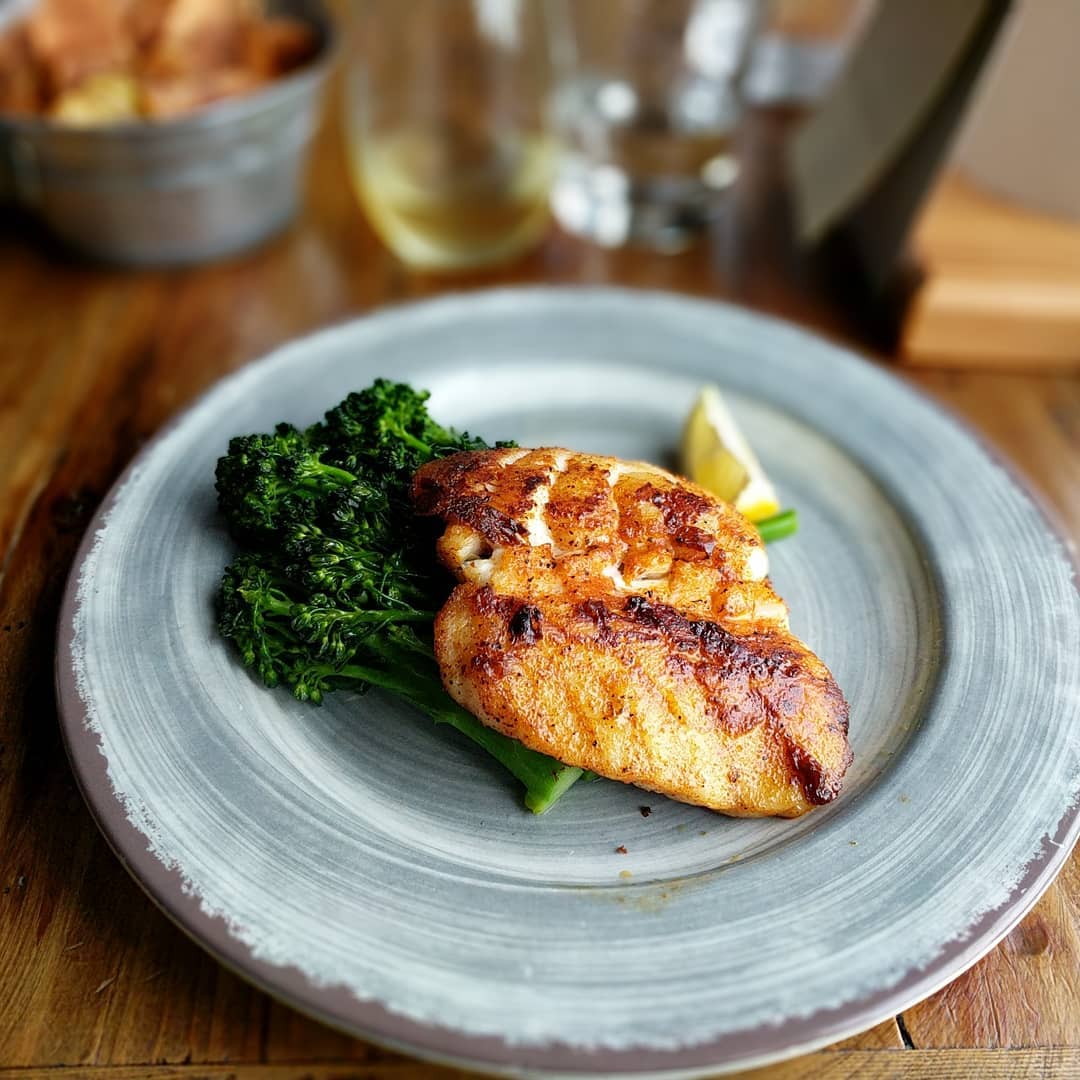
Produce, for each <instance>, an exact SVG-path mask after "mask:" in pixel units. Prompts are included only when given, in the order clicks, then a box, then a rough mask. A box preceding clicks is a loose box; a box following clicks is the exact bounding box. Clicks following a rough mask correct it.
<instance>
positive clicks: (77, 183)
mask: <svg viewBox="0 0 1080 1080" xmlns="http://www.w3.org/2000/svg"><path fill="white" fill-rule="evenodd" d="M269 7H270V8H271V10H273V11H274V12H276V13H281V14H289V15H293V16H296V17H298V18H303V19H304V20H305V21H307V22H308V23H310V24H311V25H312V26H313V27H314V28H315V30H316V31H317V33H318V35H319V38H320V47H319V52H318V54H317V55H316V57H315V58H314V59H313V60H311V61H309V62H308V63H307V64H306V65H304V66H303V67H302V68H299V69H297V70H296V71H294V72H291V73H290V74H288V75H284V76H282V77H281V78H279V79H276V80H275V81H274V82H272V83H270V84H269V85H267V86H266V87H264V88H263V89H260V90H258V91H256V92H254V93H252V94H248V95H245V96H242V97H237V98H232V99H229V100H226V101H221V102H218V103H216V104H213V105H210V106H208V107H207V108H205V109H204V110H202V111H200V112H197V113H193V114H192V115H191V116H185V117H181V118H179V119H176V120H166V121H155V120H146V121H139V122H132V123H121V124H113V125H108V126H105V125H103V126H101V127H85V128H84V127H76V126H70V125H64V124H59V123H54V122H51V121H49V120H46V119H42V118H39V117H21V116H20V117H16V116H7V117H5V116H0V195H2V196H5V197H7V198H9V199H13V200H14V201H15V202H17V203H18V204H20V205H21V206H24V207H26V208H27V209H29V210H30V211H32V212H33V213H35V214H36V215H37V216H38V217H40V218H41V220H42V221H43V222H44V223H45V225H46V226H47V227H48V228H49V229H50V230H51V231H52V232H53V233H54V234H55V235H56V236H57V237H58V238H59V239H60V240H62V241H63V242H64V243H66V244H67V245H69V246H70V247H72V248H74V249H75V250H77V251H80V252H82V253H84V254H86V255H89V256H91V257H94V258H98V259H104V260H107V261H109V262H118V263H127V264H138V265H151V264H156V265H170V264H171V265H176V264H182V263H193V262H201V261H203V260H207V259H213V258H216V257H218V256H222V255H226V254H229V253H232V252H236V251H240V250H242V249H244V248H248V247H252V246H254V245H255V244H257V243H259V242H260V241H262V240H265V239H267V238H268V237H270V236H271V235H273V234H274V233H276V232H278V231H279V230H281V229H282V228H284V227H285V226H286V225H287V224H288V223H289V222H290V221H291V220H292V219H293V217H294V216H295V215H296V211H297V208H298V206H299V201H300V188H301V182H302V179H303V177H302V172H303V165H304V163H305V161H306V158H307V154H306V151H307V148H308V144H309V143H310V141H311V137H312V135H313V134H314V132H315V130H316V127H317V124H318V119H319V112H320V98H321V91H322V89H323V86H324V84H325V82H326V77H327V73H328V70H329V67H330V63H331V60H332V56H333V52H334V48H333V46H334V40H333V39H334V33H333V27H332V24H331V22H330V20H329V17H328V16H327V13H326V11H325V9H324V8H323V6H322V4H320V3H318V2H317V0H293V2H289V3H285V2H282V3H276V4H271V5H269Z"/></svg>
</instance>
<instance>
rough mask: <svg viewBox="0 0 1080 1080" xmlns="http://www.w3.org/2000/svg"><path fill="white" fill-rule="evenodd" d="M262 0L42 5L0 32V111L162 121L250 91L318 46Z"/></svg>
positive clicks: (64, 118) (54, 1) (86, 0)
mask: <svg viewBox="0 0 1080 1080" xmlns="http://www.w3.org/2000/svg"><path fill="white" fill-rule="evenodd" d="M318 45H319V42H318V37H317V35H316V33H315V31H314V30H313V29H312V27H311V26H309V25H308V24H307V23H305V22H303V21H302V20H300V19H295V18H289V17H286V16H279V15H274V16H271V15H268V14H267V13H266V12H265V10H264V9H263V5H262V3H261V2H260V0H40V2H39V3H38V4H36V5H35V6H34V7H33V8H32V9H31V10H30V11H29V12H28V13H27V14H26V15H25V16H24V17H23V18H22V19H21V20H20V21H18V22H15V23H13V24H11V25H9V26H8V27H7V28H6V29H5V30H4V31H3V32H2V33H0V113H8V114H22V115H38V116H45V117H48V118H50V119H53V120H58V121H61V122H64V123H69V124H81V125H92V124H108V123H116V122H123V121H131V120H141V119H151V120H152V119H168V118H171V117H175V116H183V115H185V114H187V113H191V112H194V111H196V110H198V109H200V108H202V107H204V106H206V105H209V104H211V103H212V102H215V101H220V100H222V99H223V98H229V97H236V96H238V95H241V94H246V93H250V92H251V91H253V90H256V89H258V88H259V87H261V86H263V85H265V84H266V83H268V82H270V81H271V80H273V79H275V78H277V77H279V76H281V75H284V74H285V73H287V72H289V71H292V70H293V69H295V68H297V67H300V66H301V65H302V64H304V63H305V62H306V61H308V60H310V59H311V58H312V57H313V56H314V55H315V53H316V51H317V50H318Z"/></svg>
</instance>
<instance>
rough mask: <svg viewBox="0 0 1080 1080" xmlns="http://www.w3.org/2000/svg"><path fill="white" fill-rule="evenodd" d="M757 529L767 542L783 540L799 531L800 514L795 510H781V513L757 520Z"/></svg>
mask: <svg viewBox="0 0 1080 1080" xmlns="http://www.w3.org/2000/svg"><path fill="white" fill-rule="evenodd" d="M757 531H758V532H759V533H760V534H761V539H762V540H764V541H765V543H766V544H771V543H773V542H774V541H776V540H783V539H784V537H786V536H793V535H794V534H795V533H797V532H798V531H799V515H798V513H797V512H796V511H794V510H781V511H780V513H779V514H773V515H772V517H767V518H763V519H762V520H761V521H759V522H757Z"/></svg>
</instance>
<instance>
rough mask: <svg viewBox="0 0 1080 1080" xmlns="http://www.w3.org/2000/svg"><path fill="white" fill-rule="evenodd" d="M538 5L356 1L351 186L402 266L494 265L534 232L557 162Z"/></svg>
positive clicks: (544, 29) (539, 227) (349, 96)
mask: <svg viewBox="0 0 1080 1080" xmlns="http://www.w3.org/2000/svg"><path fill="white" fill-rule="evenodd" d="M546 3H547V0H353V2H352V8H351V15H352V18H351V24H350V31H349V42H348V48H347V66H348V70H347V73H346V86H347V89H346V101H345V123H346V135H347V146H348V154H349V159H350V167H351V171H352V176H353V181H354V183H355V187H356V191H357V194H358V195H359V198H360V201H361V203H362V205H363V206H364V208H365V210H366V211H367V214H368V216H369V218H370V220H371V222H372V224H373V225H374V227H375V229H376V230H377V231H378V233H379V234H380V236H381V237H382V238H383V240H384V241H385V242H386V244H387V245H388V246H389V247H390V248H391V249H392V250H393V251H395V252H396V253H397V254H398V255H399V256H400V257H401V258H402V259H404V260H405V261H406V262H408V263H410V264H411V265H413V266H416V267H420V268H426V269H453V268H465V267H475V266H482V265H486V264H490V263H495V262H499V261H501V260H504V259H508V258H510V257H512V256H513V255H516V254H518V253H519V252H522V251H523V250H525V249H527V248H528V247H530V246H531V245H533V244H534V243H535V242H536V241H537V240H538V239H539V238H540V236H541V235H542V233H543V232H544V229H545V226H546V224H547V221H548V218H549V203H548V199H549V195H550V191H551V181H552V176H553V171H554V160H555V154H554V140H553V137H552V134H551V132H550V128H549V122H548V121H549V104H550V92H551V88H552V80H551V69H550V49H549V37H548V22H547V19H546V12H545V8H546Z"/></svg>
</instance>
